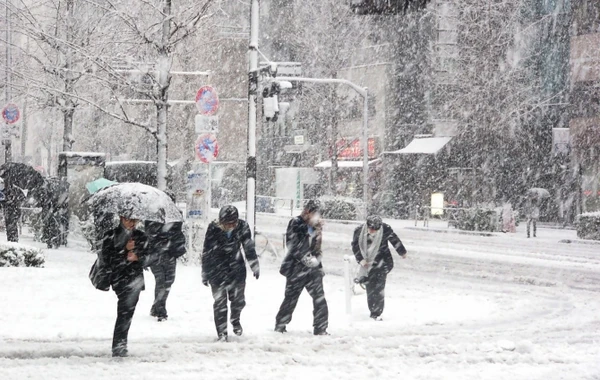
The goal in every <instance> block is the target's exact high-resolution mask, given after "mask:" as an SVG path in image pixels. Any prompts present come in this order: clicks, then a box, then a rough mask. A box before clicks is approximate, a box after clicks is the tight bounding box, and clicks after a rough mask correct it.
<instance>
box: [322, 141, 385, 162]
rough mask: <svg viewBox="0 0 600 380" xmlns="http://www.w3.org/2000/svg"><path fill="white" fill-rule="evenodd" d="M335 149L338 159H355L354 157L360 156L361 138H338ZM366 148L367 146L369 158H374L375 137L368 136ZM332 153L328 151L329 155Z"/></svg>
mask: <svg viewBox="0 0 600 380" xmlns="http://www.w3.org/2000/svg"><path fill="white" fill-rule="evenodd" d="M336 145H337V151H338V156H337V157H338V160H344V159H350V160H351V159H356V158H362V154H363V152H362V140H361V139H354V140H347V139H341V140H338V141H337V143H336ZM367 148H368V155H369V158H375V139H374V138H372V137H370V138H369V139H368V140H367ZM331 155H332V152H331V151H330V152H329V156H331Z"/></svg>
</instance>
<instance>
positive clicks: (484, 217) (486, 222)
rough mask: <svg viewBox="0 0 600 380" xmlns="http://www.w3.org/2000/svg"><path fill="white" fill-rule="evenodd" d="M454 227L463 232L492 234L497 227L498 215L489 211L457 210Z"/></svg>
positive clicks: (478, 209) (479, 209)
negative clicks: (456, 219)
mask: <svg viewBox="0 0 600 380" xmlns="http://www.w3.org/2000/svg"><path fill="white" fill-rule="evenodd" d="M459 211H460V212H458V215H457V218H458V221H457V222H456V224H455V225H456V227H457V228H458V229H460V230H465V231H490V232H494V231H496V229H497V226H498V220H499V219H498V218H499V216H498V213H497V212H496V211H494V210H489V209H481V208H476V209H469V210H459Z"/></svg>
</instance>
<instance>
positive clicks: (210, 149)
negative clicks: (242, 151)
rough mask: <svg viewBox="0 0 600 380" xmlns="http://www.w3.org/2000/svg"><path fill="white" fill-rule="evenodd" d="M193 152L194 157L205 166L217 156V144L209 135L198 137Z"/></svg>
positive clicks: (215, 139)
mask: <svg viewBox="0 0 600 380" xmlns="http://www.w3.org/2000/svg"><path fill="white" fill-rule="evenodd" d="M194 151H195V152H196V157H197V158H198V159H199V160H200V161H202V162H204V163H205V164H208V163H210V162H212V161H213V160H214V159H215V158H217V156H218V155H219V144H218V143H217V138H216V137H215V135H213V134H211V133H205V134H203V135H200V136H198V140H196V145H195V147H194Z"/></svg>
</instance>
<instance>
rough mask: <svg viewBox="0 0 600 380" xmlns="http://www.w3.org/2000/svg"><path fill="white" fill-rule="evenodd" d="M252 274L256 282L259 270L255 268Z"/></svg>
mask: <svg viewBox="0 0 600 380" xmlns="http://www.w3.org/2000/svg"><path fill="white" fill-rule="evenodd" d="M252 272H253V273H254V278H255V279H257V280H258V278H259V277H260V269H258V268H257V269H256V270H254V271H252Z"/></svg>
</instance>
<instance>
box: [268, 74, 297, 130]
mask: <svg viewBox="0 0 600 380" xmlns="http://www.w3.org/2000/svg"><path fill="white" fill-rule="evenodd" d="M290 88H292V84H291V83H290V82H287V81H273V82H271V85H270V86H268V87H265V88H264V89H263V93H262V95H263V115H264V116H265V119H266V120H267V121H277V118H278V117H279V110H280V107H279V94H280V93H281V91H282V90H284V91H285V90H286V89H290ZM284 108H285V107H284ZM286 109H287V108H286Z"/></svg>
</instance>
